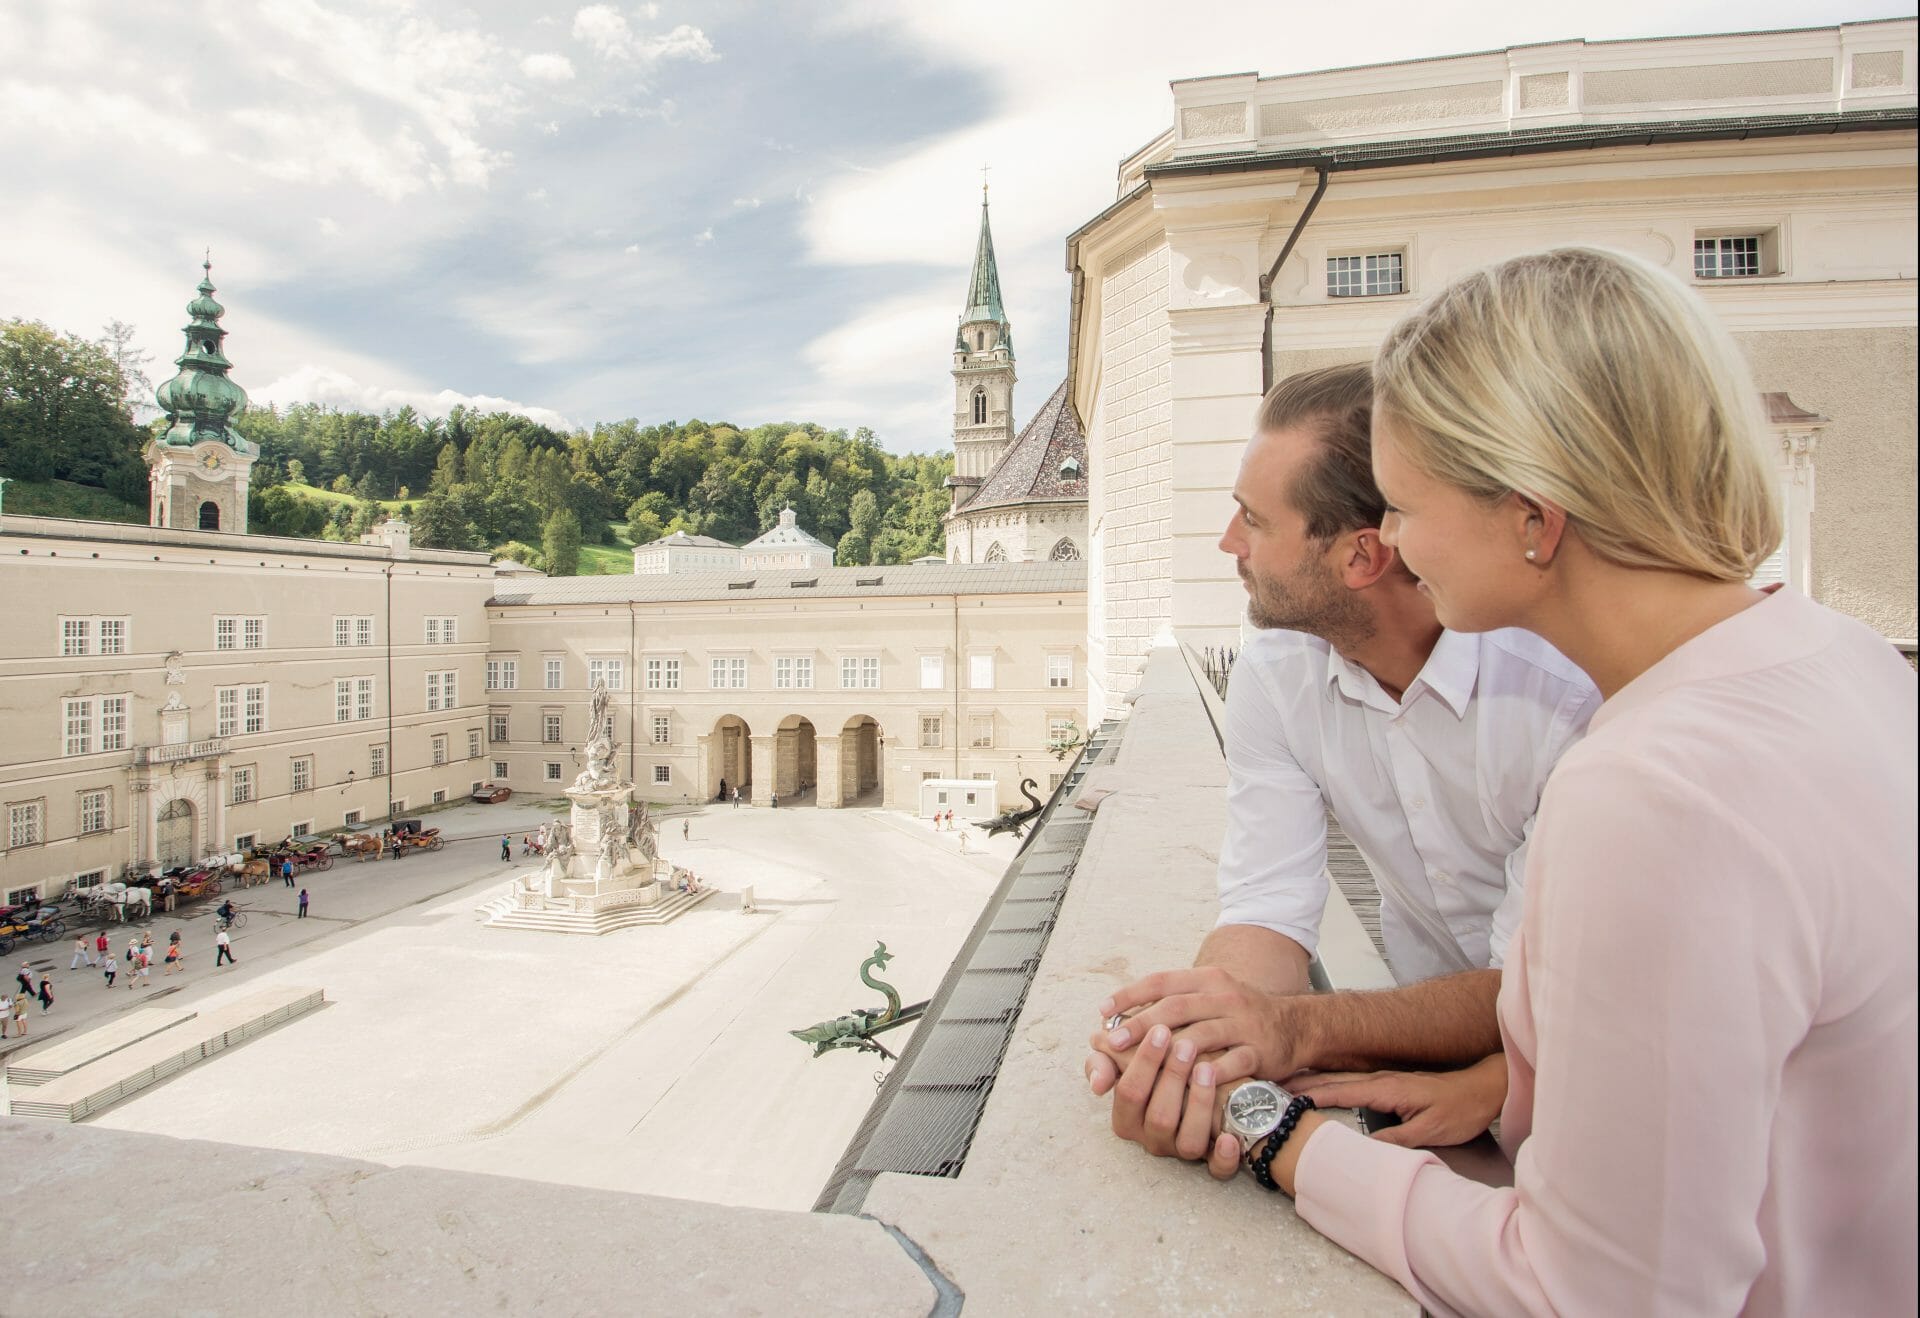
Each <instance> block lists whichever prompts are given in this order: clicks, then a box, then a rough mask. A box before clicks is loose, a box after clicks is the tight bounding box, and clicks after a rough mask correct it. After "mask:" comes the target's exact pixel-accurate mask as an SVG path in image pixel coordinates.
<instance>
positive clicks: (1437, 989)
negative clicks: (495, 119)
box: [1087, 366, 1599, 1158]
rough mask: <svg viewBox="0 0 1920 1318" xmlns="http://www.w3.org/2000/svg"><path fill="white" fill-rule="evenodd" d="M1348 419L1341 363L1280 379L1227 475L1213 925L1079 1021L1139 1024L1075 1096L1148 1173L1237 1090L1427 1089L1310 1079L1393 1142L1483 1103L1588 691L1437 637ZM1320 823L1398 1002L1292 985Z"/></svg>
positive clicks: (1317, 894) (1199, 1151)
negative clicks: (1230, 638)
mask: <svg viewBox="0 0 1920 1318" xmlns="http://www.w3.org/2000/svg"><path fill="white" fill-rule="evenodd" d="M1371 408H1372V384H1371V380H1370V378H1369V372H1368V369H1367V368H1366V367H1365V366H1343V367H1333V368H1329V369H1325V370H1320V371H1312V372H1308V373H1306V374H1304V375H1297V376H1294V377H1292V378H1290V379H1288V380H1284V381H1282V382H1281V383H1280V384H1279V385H1278V386H1276V387H1275V388H1274V389H1273V390H1272V392H1270V393H1269V394H1268V395H1267V397H1266V399H1265V400H1263V402H1262V405H1261V412H1260V416H1259V420H1258V425H1257V428H1256V433H1255V435H1254V437H1253V439H1252V440H1251V441H1250V442H1249V444H1248V446H1247V449H1246V452H1245V454H1244V456H1243V458H1242V461H1241V467H1240V475H1239V479H1238V481H1237V483H1236V484H1235V487H1234V500H1235V502H1236V503H1237V504H1238V505H1239V507H1238V510H1237V511H1236V512H1235V513H1234V516H1233V519H1232V521H1231V522H1230V523H1229V524H1228V527H1227V530H1226V533H1225V534H1224V535H1223V536H1222V537H1221V540H1220V547H1221V548H1222V549H1223V550H1225V551H1226V552H1228V553H1230V554H1232V555H1233V556H1234V558H1235V559H1236V560H1237V561H1238V568H1239V573H1240V577H1241V580H1242V581H1243V582H1244V583H1245V585H1246V588H1247V593H1248V597H1249V604H1248V618H1249V621H1250V622H1251V623H1252V624H1253V625H1254V626H1255V627H1257V628H1260V629H1261V631H1260V633H1259V634H1258V635H1257V636H1256V637H1255V638H1254V639H1253V640H1252V641H1250V642H1249V643H1248V644H1247V645H1246V646H1245V648H1244V649H1243V651H1242V653H1241V655H1240V657H1239V659H1238V661H1237V662H1236V663H1235V665H1234V673H1233V681H1232V683H1231V685H1230V687H1229V691H1228V695H1227V712H1226V751H1227V763H1228V769H1229V785H1228V826H1227V837H1226V840H1225V842H1224V844H1223V845H1222V848H1221V854H1220V867H1219V876H1218V881H1219V887H1220V905H1221V911H1220V920H1219V924H1218V925H1217V927H1216V928H1215V929H1214V930H1213V932H1212V933H1211V934H1209V935H1208V936H1207V938H1206V940H1205V941H1204V942H1203V943H1202V944H1201V948H1200V952H1199V955H1198V956H1197V958H1196V960H1195V966H1196V968H1195V969H1193V970H1186V971H1172V972H1167V973H1164V974H1161V975H1154V976H1149V977H1148V978H1147V979H1145V980H1142V981H1139V982H1138V983H1136V984H1132V985H1128V986H1127V987H1126V988H1124V989H1122V990H1121V991H1120V992H1118V993H1116V994H1115V995H1114V996H1113V998H1112V999H1110V1000H1109V1001H1108V1002H1107V1003H1104V1004H1102V1009H1101V1010H1102V1015H1103V1017H1108V1018H1111V1017H1113V1016H1116V1015H1120V1014H1124V1013H1126V1012H1128V1011H1129V1010H1132V1009H1136V1008H1138V1009H1142V1010H1141V1011H1140V1012H1139V1015H1138V1016H1137V1017H1136V1018H1133V1019H1129V1020H1126V1021H1124V1022H1114V1024H1113V1025H1111V1026H1109V1027H1108V1028H1105V1029H1103V1030H1101V1031H1099V1032H1096V1033H1095V1035H1094V1036H1093V1040H1092V1043H1093V1047H1094V1049H1095V1053H1094V1055H1093V1056H1092V1057H1091V1058H1089V1060H1088V1063H1087V1075H1088V1079H1089V1081H1090V1083H1091V1085H1092V1087H1093V1090H1094V1092H1095V1093H1096V1094H1100V1093H1105V1092H1106V1091H1107V1090H1108V1089H1109V1088H1113V1089H1114V1104H1113V1126H1114V1130H1115V1133H1116V1134H1119V1135H1121V1136H1122V1137H1123V1138H1127V1139H1132V1140H1137V1141H1138V1142H1140V1143H1141V1144H1143V1145H1144V1146H1145V1147H1146V1148H1147V1149H1148V1150H1149V1151H1151V1152H1154V1153H1156V1154H1161V1155H1166V1154H1172V1153H1178V1154H1180V1155H1181V1156H1183V1157H1187V1158H1198V1157H1202V1156H1204V1155H1205V1154H1206V1152H1207V1149H1208V1146H1209V1144H1210V1143H1211V1138H1212V1135H1213V1130H1214V1125H1213V1109H1214V1091H1215V1089H1216V1087H1217V1088H1220V1089H1224V1088H1225V1087H1226V1086H1228V1085H1229V1084H1230V1083H1232V1082H1234V1081H1237V1080H1240V1079H1244V1078H1246V1077H1248V1076H1258V1077H1261V1078H1264V1079H1270V1080H1280V1079H1284V1078H1285V1077H1287V1076H1289V1075H1292V1074H1293V1073H1294V1072H1296V1071H1299V1070H1302V1069H1305V1068H1308V1067H1311V1068H1314V1069H1316V1070H1319V1071H1322V1072H1340V1071H1347V1070H1372V1069H1373V1068H1375V1067H1378V1066H1383V1065H1384V1066H1393V1065H1408V1064H1414V1065H1421V1066H1430V1067H1434V1068H1439V1069H1443V1071H1444V1073H1442V1074H1433V1075H1425V1074H1416V1075H1407V1076H1394V1077H1388V1078H1385V1079H1378V1078H1375V1079H1365V1080H1353V1081H1348V1082H1346V1083H1345V1084H1344V1085H1343V1084H1341V1083H1340V1081H1337V1080H1336V1081H1334V1082H1332V1083H1328V1082H1327V1081H1326V1080H1325V1078H1324V1077H1322V1079H1321V1081H1320V1083H1321V1084H1322V1085H1323V1087H1322V1088H1321V1089H1320V1090H1319V1091H1318V1092H1319V1093H1320V1095H1321V1096H1322V1097H1324V1098H1327V1099H1328V1100H1330V1101H1339V1102H1341V1103H1342V1104H1343V1105H1354V1106H1362V1105H1365V1106H1378V1107H1383V1108H1390V1109H1392V1110H1394V1111H1396V1112H1397V1113H1398V1114H1399V1115H1401V1116H1403V1117H1405V1118H1407V1120H1406V1122H1405V1124H1404V1125H1403V1126H1400V1127H1396V1128H1393V1129H1391V1130H1388V1131H1386V1132H1383V1138H1387V1139H1391V1140H1393V1141H1394V1142H1397V1143H1406V1144H1433V1143H1459V1142H1463V1141H1465V1140H1468V1139H1471V1138H1473V1137H1474V1136H1475V1135H1478V1134H1479V1133H1480V1132H1482V1131H1484V1130H1485V1129H1486V1128H1487V1125H1488V1124H1490V1123H1491V1121H1492V1119H1493V1118H1494V1116H1496V1115H1497V1114H1498V1111H1499V1107H1500V1104H1501V1102H1502V1100H1503V1099H1504V1096H1505V1086H1506V1072H1505V1068H1504V1063H1503V1059H1502V1058H1501V1057H1500V1056H1499V1050H1500V1046H1501V1044H1500V1036H1499V1028H1498V1025H1497V1023H1496V1020H1495V1016H1494V1002H1495V998H1496V996H1497V995H1498V993H1499V985H1500V972H1499V969H1498V967H1499V965H1500V962H1501V958H1502V956H1503V955H1504V953H1505V950H1506V946H1507V942H1508V940H1509V939H1510V938H1511V937H1512V935H1513V933H1514V930H1515V929H1516V928H1517V927H1518V924H1519V915H1520V901H1521V883H1522V879H1523V876H1524V869H1525V857H1526V842H1527V837H1528V835H1529V833H1530V832H1531V831H1532V827H1533V815H1534V811H1535V809H1536V808H1537V806H1538V803H1539V799H1540V791H1541V788H1542V787H1543V786H1544V784H1545V782H1546V778H1547V774H1548V772H1549V771H1550V770H1551V769H1552V767H1553V764H1554V762H1555V761H1556V760H1557V759H1558V758H1559V756H1560V754H1561V752H1563V751H1564V750H1565V749H1566V748H1567V746H1569V745H1570V744H1571V743H1572V742H1573V741H1574V740H1576V739H1577V738H1578V737H1579V735H1580V733H1581V732H1582V730H1583V729H1584V728H1585V726H1586V722H1587V719H1588V718H1589V717H1590V716H1591V714H1592V712H1593V709H1594V708H1595V706H1596V705H1597V704H1598V701H1599V696H1598V693H1597V692H1595V690H1594V689H1593V686H1592V685H1591V683H1589V682H1588V681H1587V679H1586V677H1585V675H1584V674H1582V673H1580V672H1579V670H1578V669H1576V668H1574V667H1573V665H1572V664H1570V663H1569V662H1567V660H1566V659H1565V658H1563V657H1562V656H1561V655H1560V654H1559V653H1558V652H1556V651H1555V650H1553V649H1552V648H1551V647H1550V646H1548V645H1546V644H1545V643H1544V642H1542V641H1540V640H1539V639H1538V638H1536V637H1533V636H1530V635H1527V634H1525V633H1519V632H1495V633H1489V634H1487V635H1482V636H1468V635H1461V634H1457V633H1451V632H1447V631H1444V630H1443V629H1442V628H1441V627H1440V625H1439V623H1438V622H1437V621H1436V620H1435V618H1434V612H1433V606H1432V604H1431V603H1430V602H1429V600H1428V599H1427V596H1426V595H1425V593H1424V591H1423V590H1422V588H1421V586H1420V583H1419V582H1418V581H1416V580H1415V579H1414V578H1413V577H1412V576H1411V575H1410V574H1409V573H1408V572H1407V571H1406V569H1405V567H1404V566H1403V565H1402V564H1401V563H1400V561H1399V559H1398V557H1397V555H1396V554H1395V553H1394V551H1393V550H1392V549H1391V548H1390V547H1389V546H1387V545H1385V544H1384V543H1382V541H1381V539H1380V533H1379V527H1380V523H1381V521H1382V520H1383V518H1384V516H1385V515H1386V511H1387V510H1386V508H1385V505H1384V503H1383V501H1382V499H1381V497H1380V493H1379V491H1378V489H1377V488H1376V487H1375V486H1374V484H1373V476H1372V469H1371V444H1370V438H1369V427H1370V424H1371V416H1370V413H1371ZM1329 810H1331V811H1332V813H1333V814H1334V815H1335V817H1337V818H1338V819H1339V820H1340V822H1341V825H1342V827H1343V828H1344V829H1345V831H1346V832H1347V834H1348V835H1349V836H1350V837H1351V838H1352V839H1353V841H1354V843H1355V844H1356V845H1357V847H1358V848H1359V850H1360V852H1361V854H1362V855H1363V856H1364V857H1365V859H1366V861H1367V865H1368V868H1369V869H1370V870H1371V871H1372V873H1373V875H1374V878H1375V881H1376V883H1377V886H1378V887H1379V890H1380V895H1381V929H1382V938H1383V941H1384V942H1385V944H1386V950H1387V960H1388V964H1389V966H1390V967H1391V969H1392V971H1393V974H1394V977H1395V979H1396V981H1397V982H1398V983H1399V984H1400V985H1401V986H1402V987H1401V988H1399V989H1396V990H1393V991H1389V992H1384V993H1337V994H1324V995H1313V994H1309V993H1308V991H1307V990H1308V981H1307V967H1308V963H1309V962H1310V961H1311V959H1312V956H1313V952H1314V948H1315V946H1316V944H1317V942H1318V935H1319V923H1320V915H1321V911H1322V910H1323V908H1324V906H1325V904H1326V899H1327V885H1328V879H1327V873H1326V860H1327V829H1326V815H1327V812H1328V811H1329ZM1174 1031H1177V1032H1178V1033H1177V1035H1176V1034H1174V1033H1172V1032H1174ZM1143 1039H1145V1040H1146V1041H1147V1043H1148V1046H1147V1047H1144V1048H1142V1047H1139V1046H1138V1045H1139V1044H1140V1043H1141V1041H1142V1040H1143ZM1163 1062H1164V1066H1163ZM1196 1063H1197V1064H1196ZM1454 1068H1465V1069H1462V1070H1454ZM1189 1082H1191V1086H1192V1093H1191V1095H1190V1096H1189V1094H1188V1092H1187V1091H1188V1086H1189ZM1336 1088H1337V1089H1338V1092H1335V1090H1336ZM1309 1092H1314V1091H1309Z"/></svg>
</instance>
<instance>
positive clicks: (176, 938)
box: [167, 932, 186, 975]
mask: <svg viewBox="0 0 1920 1318" xmlns="http://www.w3.org/2000/svg"><path fill="white" fill-rule="evenodd" d="M185 956H186V954H185V953H184V952H182V951H181V950H180V935H179V933H178V932H176V933H175V934H174V935H173V939H172V941H171V942H169V943H168V944H167V973H168V974H169V975H177V974H179V973H180V970H181V966H180V962H181V961H182V960H183V959H184V958H185Z"/></svg>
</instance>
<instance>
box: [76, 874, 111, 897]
mask: <svg viewBox="0 0 1920 1318" xmlns="http://www.w3.org/2000/svg"><path fill="white" fill-rule="evenodd" d="M106 881H107V872H106V871H105V870H88V871H87V872H86V873H85V874H76V875H74V876H73V886H74V888H75V889H76V890H77V891H80V892H85V891H86V890H87V889H89V888H97V887H99V886H100V885H101V884H103V883H105V882H106Z"/></svg>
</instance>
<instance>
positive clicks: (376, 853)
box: [373, 832, 387, 860]
mask: <svg viewBox="0 0 1920 1318" xmlns="http://www.w3.org/2000/svg"><path fill="white" fill-rule="evenodd" d="M373 858H374V859H375V860H385V859H386V858H387V835H386V834H385V833H384V832H383V833H376V834H374V835H373Z"/></svg>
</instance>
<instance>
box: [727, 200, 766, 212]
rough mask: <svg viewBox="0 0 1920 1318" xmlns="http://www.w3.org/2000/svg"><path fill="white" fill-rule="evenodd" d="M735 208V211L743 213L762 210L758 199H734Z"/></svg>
mask: <svg viewBox="0 0 1920 1318" xmlns="http://www.w3.org/2000/svg"><path fill="white" fill-rule="evenodd" d="M733 208H734V209H735V210H743V211H757V210H759V209H760V198H758V197H735V198H734V199H733Z"/></svg>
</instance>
